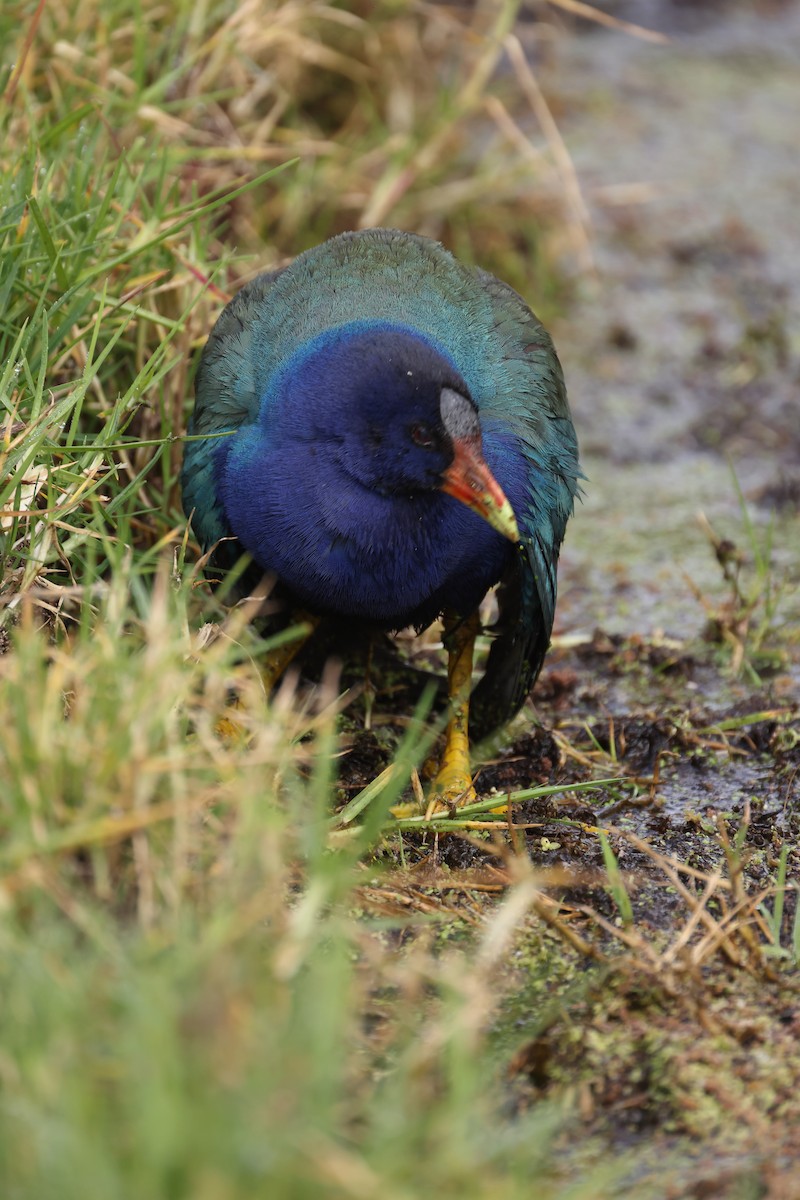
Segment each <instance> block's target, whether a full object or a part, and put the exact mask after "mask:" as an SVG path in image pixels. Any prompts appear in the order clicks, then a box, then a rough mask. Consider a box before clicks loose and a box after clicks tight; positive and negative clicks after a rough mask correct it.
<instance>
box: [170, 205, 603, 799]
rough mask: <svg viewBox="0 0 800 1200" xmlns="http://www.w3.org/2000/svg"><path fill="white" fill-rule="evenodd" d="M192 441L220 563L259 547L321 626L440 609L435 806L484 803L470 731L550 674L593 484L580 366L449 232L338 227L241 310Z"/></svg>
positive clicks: (186, 495) (507, 711)
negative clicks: (585, 465) (479, 643)
mask: <svg viewBox="0 0 800 1200" xmlns="http://www.w3.org/2000/svg"><path fill="white" fill-rule="evenodd" d="M187 432H188V434H189V435H190V436H189V439H188V440H187V443H186V447H185V453H184V460H183V467H182V493H183V505H184V509H185V512H186V514H187V516H188V517H189V518H190V520H191V523H192V528H193V530H194V534H195V536H196V538H197V540H198V541H199V543H200V545H201V547H202V549H203V550H204V551H206V552H211V553H213V554H214V555H215V556H216V557H215V560H214V561H216V564H217V566H219V565H222V566H223V568H224V567H226V566H230V565H231V564H232V563H233V562H234V561H235V560H236V559H237V557H240V556H241V554H242V553H243V552H245V551H246V552H247V553H248V554H249V555H250V556H251V558H252V561H253V564H254V565H255V566H256V567H257V568H258V569H259V571H261V572H264V573H266V574H268V575H270V576H272V577H273V578H274V579H276V580H277V582H278V585H279V587H280V589H281V590H282V592H283V594H284V595H285V596H286V597H287V598H288V599H287V602H288V604H289V605H290V607H292V608H293V609H294V611H297V612H300V613H303V614H306V615H307V616H308V617H309V618H310V626H313V625H314V624H315V623H316V622H318V621H320V620H325V619H326V618H333V619H335V620H338V621H340V622H345V623H346V624H347V625H349V626H354V627H359V628H364V629H380V630H385V631H396V630H400V629H403V628H405V627H408V626H414V627H416V628H417V629H418V630H421V629H424V628H426V627H427V626H429V625H430V624H431V623H432V622H434V621H435V620H437V619H438V618H440V617H441V618H442V620H443V624H444V636H443V641H444V645H445V648H446V650H447V655H448V662H447V678H448V696H449V704H450V714H449V721H448V724H447V730H446V735H445V744H444V751H443V753H442V756H441V763H440V766H439V771H438V774H437V776H436V778H435V780H434V783H433V789H432V796H433V798H434V800H435V802H436V804H438V805H440V806H442V805H443V806H445V807H448V808H451V809H452V808H453V807H457V806H459V805H463V804H465V803H468V802H470V801H471V800H474V799H475V796H476V792H475V788H474V785H473V781H472V775H471V770H470V758H469V755H470V750H469V742H470V733H472V737H473V740H474V739H475V738H483V737H486V736H487V735H488V734H489V733H491V732H493V731H495V730H496V729H498V728H500V727H502V726H504V725H505V724H506V723H508V722H509V721H510V720H511V718H512V717H513V716H514V715H515V714H516V713H517V712H518V711H519V710H520V708H521V707H522V705H523V703H524V701H525V699H526V698H527V696H528V695H529V693H530V691H531V688H532V685H533V683H534V682H535V679H536V677H537V675H538V674H539V671H540V669H541V666H542V662H543V660H544V657H545V653H546V651H547V648H548V646H549V642H550V635H551V631H552V627H553V620H554V613H555V604H556V591H557V578H556V571H557V563H558V557H559V551H560V547H561V544H562V540H563V538H564V533H565V529H566V525H567V521H568V519H569V517H570V516H571V515H572V512H573V509H574V503H575V499H576V496H577V495H578V494H579V491H580V479H581V478H582V473H581V471H580V466H579V457H578V445H577V439H576V434H575V429H574V425H573V422H572V417H571V414H570V409H569V404H568V400H567V394H566V387H565V382H564V376H563V372H562V369H561V365H560V363H559V359H558V357H557V354H556V351H555V348H554V346H553V342H552V340H551V338H550V336H549V334H548V333H547V332H546V330H545V329H544V327H543V326H542V324H541V322H540V321H539V320H538V318H537V317H536V316H535V315H534V314H533V312H532V311H531V309H530V308H529V307H528V305H527V304H526V303H525V301H524V300H523V299H522V298H521V297H520V296H519V295H518V294H517V292H515V291H514V290H513V289H512V288H511V287H510V286H509V285H508V284H506V283H504V282H502V281H501V280H499V279H498V278H496V277H495V276H494V275H492V274H490V273H488V272H487V271H484V270H482V269H480V268H476V267H472V266H470V265H467V264H465V263H462V262H460V261H459V260H458V259H456V258H455V257H454V256H453V255H452V254H451V253H450V252H449V251H448V250H447V249H446V248H445V247H444V246H443V245H441V244H440V243H439V242H437V241H435V240H433V239H431V238H427V237H423V236H421V235H418V234H414V233H409V232H405V231H401V230H396V229H364V230H358V231H355V232H348V233H342V234H339V235H338V236H335V237H333V238H331V239H330V240H328V241H325V242H324V243H322V244H320V245H318V246H315V247H313V248H312V249H309V250H307V251H305V252H304V253H302V254H300V255H299V256H298V257H297V258H295V259H294V260H293V261H292V262H291V263H290V264H289V265H288V266H285V267H283V268H281V269H278V270H274V271H268V272H265V273H262V274H260V275H257V276H256V277H255V278H254V279H252V280H251V281H250V282H249V283H247V284H246V285H245V286H244V287H243V288H242V289H241V290H240V291H239V292H238V293H237V294H236V295H235V296H234V297H233V298H232V299H231V300H230V302H229V303H228V304H227V306H226V307H225V309H224V310H223V311H222V313H221V315H220V316H219V318H218V320H217V322H216V324H215V326H214V328H213V330H212V332H211V334H210V336H209V338H208V340H207V342H206V344H205V347H204V349H203V352H202V355H201V359H200V363H199V367H198V370H197V375H196V380H195V405H194V410H193V413H192V415H191V419H190V422H189V425H188V430H187ZM498 584H499V585H500V586H499V589H498V593H497V595H498V612H499V616H498V620H497V622H496V624H495V625H494V626H493V627H492V629H491V630H490V631H489V633H490V636H491V642H490V650H489V654H488V659H487V662H486V668H485V671H484V674H483V677H482V679H481V680H480V681H479V682H478V684H477V685H476V686H475V687H474V688H473V687H472V674H473V652H474V644H475V639H476V637H477V635H478V633H479V631H480V628H481V626H480V615H479V609H480V605H481V603H482V601H483V599H484V597H485V596H486V594H487V593H488V592H489V590H490V589H491V588H493V587H494V586H495V585H498Z"/></svg>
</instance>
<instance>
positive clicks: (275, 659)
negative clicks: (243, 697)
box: [216, 611, 320, 742]
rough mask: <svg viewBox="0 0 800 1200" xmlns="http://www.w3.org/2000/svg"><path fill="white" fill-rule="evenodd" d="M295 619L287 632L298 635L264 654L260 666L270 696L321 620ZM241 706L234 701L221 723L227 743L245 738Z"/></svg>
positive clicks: (298, 614) (301, 614)
mask: <svg viewBox="0 0 800 1200" xmlns="http://www.w3.org/2000/svg"><path fill="white" fill-rule="evenodd" d="M293 616H294V618H295V621H294V624H293V625H292V626H291V628H290V630H288V631H287V632H292V633H294V634H296V636H294V637H290V638H287V640H286V641H285V642H282V643H281V645H279V646H276V647H275V648H274V649H272V650H270V651H268V652H267V653H266V654H265V655H264V658H263V660H262V662H261V663H259V667H258V673H259V675H260V676H261V681H262V683H263V685H264V692H265V693H266V695H269V694H270V692H271V691H272V689H273V688H274V687H275V685H276V684H277V682H278V680H279V679H280V678H281V676H282V675H283V673H284V671H285V670H286V668H287V667H288V666H289V664H290V663H291V662H292V660H293V659H294V658H295V656H296V655H297V654H299V652H300V651H301V650H302V648H303V646H305V644H306V642H307V641H308V639H309V638H310V637H311V634H312V633H313V632H314V630H315V629H316V628H317V626H318V625H319V621H320V618H319V617H316V616H312V614H311V613H306V612H297V611H296V612H295V613H294V614H293ZM238 707H239V705H238V701H237V700H236V699H235V698H234V699H232V700H231V702H230V703H229V705H228V707H227V709H226V711H225V712H224V713H223V714H222V716H221V717H220V718H219V720H218V721H217V724H216V729H217V733H218V734H219V736H220V737H221V738H222V739H223V741H226V742H241V741H242V739H243V738H244V736H245V735H244V730H243V729H242V726H241V724H240V723H239V721H237V719H236V710H237V709H238Z"/></svg>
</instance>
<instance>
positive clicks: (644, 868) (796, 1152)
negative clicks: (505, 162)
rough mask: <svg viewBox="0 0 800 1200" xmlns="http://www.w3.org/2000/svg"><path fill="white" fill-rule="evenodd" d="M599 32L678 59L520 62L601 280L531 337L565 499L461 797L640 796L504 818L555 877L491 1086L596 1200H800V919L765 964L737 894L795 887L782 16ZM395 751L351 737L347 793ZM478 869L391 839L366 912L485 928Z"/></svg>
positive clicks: (794, 90) (799, 366) (721, 15)
mask: <svg viewBox="0 0 800 1200" xmlns="http://www.w3.org/2000/svg"><path fill="white" fill-rule="evenodd" d="M610 7H611V6H609V8H610ZM612 11H613V12H614V14H615V15H616V16H618V17H623V18H627V19H629V20H634V21H640V22H641V23H642V24H648V25H650V26H651V27H653V28H658V29H662V30H664V31H666V32H668V33H669V34H670V38H671V40H670V42H669V43H668V44H667V45H662V46H656V45H650V44H647V43H646V42H643V41H639V40H636V39H635V38H631V37H626V36H624V35H622V34H620V33H619V32H615V31H611V30H602V29H597V28H594V27H591V26H589V25H587V24H583V25H581V26H580V28H579V30H578V32H577V35H576V29H575V27H573V28H572V29H571V30H570V32H569V36H566V35H565V36H564V37H563V38H560V39H559V38H556V39H555V42H554V43H553V44H551V45H550V48H549V50H548V52H547V54H546V55H545V56H544V57H543V60H542V62H541V64H540V78H541V82H542V84H543V86H544V87H545V89H546V90H547V94H548V96H549V98H550V102H551V104H552V105H553V108H554V111H556V113H557V115H558V121H559V128H560V130H561V133H562V134H563V136H564V138H565V141H566V145H567V147H568V150H569V153H570V155H571V156H572V159H573V161H574V164H575V167H576V169H577V172H578V177H579V179H580V182H581V186H582V189H583V193H584V197H585V200H586V204H587V208H588V211H589V216H590V234H591V248H592V253H593V256H594V261H595V267H596V270H595V275H594V278H591V279H589V280H586V279H584V280H582V281H581V282H580V283H578V284H577V285H576V295H575V299H574V302H573V303H571V304H570V305H569V306H568V308H567V310H566V311H565V312H564V314H563V316H562V317H561V319H560V320H559V321H558V323H557V327H556V328H555V330H554V333H555V337H556V342H557V345H558V346H559V350H560V353H561V356H562V360H563V362H564V366H565V370H566V374H567V379H568V384H569V387H570V394H571V399H572V405H573V411H574V416H575V422H576V426H577V428H578V431H579V436H580V441H581V445H582V451H583V461H584V469H585V471H586V474H587V476H588V480H587V483H586V489H585V499H584V502H583V503H582V504H581V505H580V506H579V509H578V512H577V514H576V517H575V519H574V521H573V523H572V525H571V526H570V529H569V532H568V537H567V543H566V546H565V549H564V552H563V556H562V564H561V572H560V588H561V591H560V602H559V610H558V616H557V625H556V632H555V638H554V645H553V649H552V651H551V653H550V656H549V658H548V660H547V664H546V666H545V669H544V671H543V673H542V677H541V679H540V681H539V683H538V685H537V688H536V691H535V693H534V701H533V712H530V711H529V712H528V713H527V714H525V716H524V717H522V718H520V720H519V721H518V722H517V724H516V726H515V728H514V730H513V731H512V732H511V735H510V741H508V742H507V743H506V744H505V745H504V746H502V747H501V748H499V749H498V750H497V751H496V752H495V753H494V756H493V757H491V758H490V759H489V760H488V761H485V762H484V764H483V766H482V768H481V772H480V775H479V782H478V787H479V790H480V791H481V792H482V793H483V794H485V793H486V792H488V791H490V789H492V788H494V789H496V790H497V792H498V793H500V794H502V793H507V792H509V791H511V792H513V791H515V790H520V789H525V788H529V787H532V786H536V785H537V784H544V783H554V782H559V783H564V784H569V783H570V782H574V781H582V780H586V779H591V778H592V777H598V776H603V775H616V774H620V775H622V776H625V777H627V778H628V779H631V778H635V779H638V780H639V787H638V790H637V789H634V790H630V789H628V790H625V789H614V788H603V789H599V790H598V791H596V792H591V793H580V794H578V793H572V794H570V792H569V791H566V792H565V793H564V795H562V796H560V797H556V798H549V799H547V800H531V801H528V802H526V803H524V804H521V805H519V806H517V807H516V809H515V811H514V821H515V824H516V825H517V826H518V829H517V831H516V833H515V835H514V837H515V839H516V841H517V846H518V848H520V847H521V843H522V841H523V840H524V843H525V849H526V850H527V851H528V853H529V854H530V857H531V859H532V861H533V863H534V864H535V867H536V868H537V869H539V870H545V869H549V870H551V871H555V872H557V871H559V870H562V871H564V872H565V873H566V874H565V877H564V878H565V882H564V883H563V884H562V886H560V887H556V888H553V889H550V890H549V892H548V896H549V897H550V900H549V901H548V903H552V904H553V906H554V907H553V909H551V910H550V917H553V914H555V917H554V919H553V920H551V919H550V918H549V917H548V913H546V912H539V913H537V916H538V917H539V918H540V919H539V920H538V921H537V922H534V924H533V925H532V927H531V931H530V936H529V937H526V938H523V939H522V942H521V944H520V947H519V949H518V951H517V954H516V959H515V961H514V962H512V963H511V964H510V965H509V972H510V975H511V986H510V998H509V1000H508V1002H507V1004H506V1006H505V1008H504V1010H503V1013H502V1015H501V1017H500V1018H499V1020H498V1023H497V1030H496V1037H497V1045H498V1055H499V1062H500V1065H501V1068H502V1070H503V1071H504V1078H505V1079H506V1081H507V1093H508V1095H507V1103H509V1104H512V1105H516V1106H519V1107H523V1108H524V1107H525V1106H527V1105H529V1104H530V1103H532V1102H533V1101H534V1100H536V1099H540V1098H542V1097H544V1098H550V1099H553V1098H555V1099H557V1100H559V1101H560V1102H562V1103H563V1102H564V1101H566V1107H567V1109H568V1110H569V1111H570V1112H571V1113H572V1114H573V1116H572V1123H573V1129H572V1134H570V1138H569V1139H568V1144H567V1145H565V1150H566V1151H567V1154H566V1159H565V1161H568V1162H569V1163H570V1164H571V1166H569V1167H568V1168H567V1173H568V1174H577V1175H580V1173H581V1170H582V1168H581V1165H580V1164H581V1161H584V1160H585V1163H587V1164H589V1163H592V1162H594V1163H596V1162H598V1161H602V1162H605V1163H608V1161H609V1158H608V1156H609V1153H610V1154H611V1159H612V1161H613V1162H615V1164H616V1168H618V1171H617V1179H616V1182H614V1183H611V1182H609V1184H608V1190H607V1192H605V1193H604V1194H608V1195H616V1194H620V1195H635V1196H643V1197H644V1196H654V1197H658V1196H674V1197H682V1196H698V1197H699V1196H713V1197H717V1196H719V1197H723V1196H725V1197H727V1196H730V1197H734V1196H736V1197H739V1196H741V1197H744V1196H747V1197H749V1196H753V1197H755V1196H771V1197H797V1196H800V1116H798V1111H797V1110H798V1105H797V1103H796V1098H797V1095H798V1094H799V1093H800V1050H798V1034H799V1033H800V994H798V990H797V973H796V970H795V969H793V967H792V962H791V954H792V951H791V949H790V945H791V939H792V930H793V919H794V908H795V898H794V895H792V894H789V895H787V898H786V903H785V908H784V916H783V922H782V925H781V928H780V930H779V931H778V934H777V935H775V936H780V939H781V947H782V949H779V948H778V947H774V948H773V950H772V951H770V953H769V954H768V955H767V956H766V957H765V956H764V955H763V953H762V951H761V950H759V949H758V948H757V946H756V943H757V944H758V945H759V946H763V944H764V942H765V939H766V940H769V939H768V938H766V934H765V928H764V925H763V922H764V920H765V917H764V910H761V914H760V920H761V925H760V926H759V916H758V915H757V914H758V912H759V910H758V904H757V903H756V901H754V900H753V899H752V898H753V897H756V898H758V897H759V896H760V895H761V892H762V891H763V890H764V889H769V888H770V887H771V886H774V884H775V881H776V877H777V872H778V870H779V867H780V863H781V853H782V850H783V854H784V862H785V868H786V876H787V878H788V879H789V880H798V879H800V803H799V802H798V801H799V798H800V707H799V703H800V554H798V549H797V546H798V534H799V533H800V335H798V330H799V329H800V322H798V316H799V315H800V218H799V217H798V213H800V171H798V168H797V146H798V140H797V139H798V133H797V130H798V122H797V114H798V113H800V70H798V63H800V6H798V5H797V4H794V3H784V4H741V5H738V4H722V3H720V4H695V5H691V4H685V3H683V4H681V3H677V2H673V3H667V2H660V3H657V2H655V0H651V2H650V3H646V2H644V0H642V2H641V3H635V2H630V3H619V4H616V5H614V6H613V10H612ZM530 36H531V37H533V36H534V33H530ZM699 513H702V514H704V520H703V519H700V520H698V514H699ZM386 699H387V698H386V696H384V697H383V699H382V698H381V695H380V692H379V694H378V696H377V697H376V701H375V711H376V712H378V711H380V709H381V706H382V704H385V703H386ZM532 717H533V720H532ZM387 746H388V743H387V742H386V739H385V738H384V735H383V732H382V729H381V727H380V726H378V727H376V729H375V730H373V731H369V732H364V731H363V730H360V731H359V729H358V721H356V725H355V727H354V730H353V734H352V752H351V755H350V757H349V759H348V760H346V762H345V765H344V768H343V774H342V780H341V782H342V789H343V791H342V795H343V797H344V796H346V795H348V794H352V792H353V790H355V789H357V788H358V787H360V786H363V784H364V783H366V782H367V781H368V780H369V779H370V778H372V777H374V774H375V771H376V770H377V769H379V768H380V767H381V766H382V765H384V763H385V762H386V760H387V755H388V753H389V751H388V749H387ZM598 825H599V826H600V827H604V828H606V829H608V830H610V831H612V832H611V834H610V838H611V846H612V848H613V850H614V851H615V854H616V858H617V862H618V864H619V868H620V869H621V871H622V873H623V881H624V882H625V886H626V890H627V892H628V895H629V900H630V904H631V911H630V913H629V914H628V917H627V918H625V916H624V914H623V913H622V909H621V908H620V903H619V900H618V899H617V898H615V897H614V895H613V890H612V889H609V888H608V887H600V886H598V884H597V876H598V873H599V872H601V870H602V869H603V863H604V859H603V853H602V849H601V846H600V843H599V841H598V837H597V834H596V826H598ZM481 836H483V837H485V838H488V837H489V834H488V833H484V834H482V835H481ZM510 842H511V838H510V835H505V841H504V842H503V845H504V846H505V847H508V846H509V845H510ZM784 847H785V848H786V849H785V850H784V849H783V848H784ZM494 850H496V852H493V848H492V847H491V846H489V845H484V846H481V844H480V841H479V840H478V842H477V844H476V838H475V837H473V838H472V840H471V841H465V840H464V839H463V838H458V837H452V836H440V837H438V838H434V837H432V836H428V837H427V838H416V839H415V838H414V837H411V838H409V837H405V838H404V839H403V844H402V849H401V850H398V845H397V844H396V843H391V844H390V845H389V846H388V847H387V849H386V850H385V852H384V861H385V862H386V863H388V865H389V866H390V867H391V866H392V865H393V866H394V868H395V873H394V875H393V876H392V877H391V881H390V882H386V881H384V883H383V884H382V889H381V896H382V897H383V904H384V906H385V908H386V911H389V912H392V911H394V912H398V913H399V912H401V911H409V909H410V910H412V911H414V910H415V908H416V909H418V910H419V911H421V912H425V911H427V910H426V905H429V906H430V904H431V903H433V901H432V900H431V897H434V896H437V895H438V896H443V895H445V894H446V895H448V896H450V897H452V896H455V897H456V899H455V900H454V899H452V898H451V899H449V900H448V904H450V905H453V906H455V911H457V908H458V904H459V903H464V904H475V903H476V902H478V903H479V904H480V905H491V904H492V903H494V894H495V893H496V892H499V891H500V890H501V887H502V885H503V883H504V881H505V880H507V877H508V874H507V873H508V869H509V868H508V861H507V853H508V851H507V849H506V850H504V849H503V848H502V847H500V846H499V844H498V846H497V847H495V848H494ZM675 864H681V865H682V866H681V870H680V871H677V868H676V865H675ZM676 871H677V873H676ZM492 872H495V874H494V876H492ZM504 872H506V875H505V876H504ZM715 872H719V875H720V878H721V879H722V880H724V882H722V883H719V885H718V886H719V889H720V890H716V889H717V885H716V884H715V885H713V888H712V890H714V896H713V898H711V899H709V901H708V903H707V904H706V903H705V902H704V901H703V902H698V897H700V896H701V895H702V893H703V890H704V889H705V888H707V887H709V886H710V885H709V882H708V881H709V878H710V877H712V876H714V873H715ZM492 879H494V885H495V886H494V887H493V885H492ZM470 884H472V885H473V888H474V889H476V890H473V891H472V892H471V893H470V891H469V888H470ZM392 896H394V897H395V901H396V904H395V907H394V909H393V907H392ZM465 896H470V897H471V899H469V900H468V901H467V900H464V899H463V898H464V897H465ZM458 897H461V898H462V899H461V900H459V899H458ZM476 897H478V901H476ZM747 897H750V900H748V899H747ZM373 898H374V897H373ZM761 902H762V903H763V904H764V905H765V906H766V911H767V912H771V911H773V905H774V897H773V896H772V895H767V896H764V897H763V898H762V901H761ZM737 906H738V908H737ZM737 911H738V912H739V914H740V916H742V918H743V920H742V929H741V930H739V931H737V932H736V933H735V934H734V935H733V936H732V937H731V938H730V939H726V938H725V937H723V936H719V934H718V933H717V934H715V932H714V930H715V928H716V929H717V931H719V929H720V928H733V926H734V925H735V924H736V912H737ZM704 914H707V915H709V916H710V918H711V920H710V923H709V921H707V920H706V915H704ZM542 917H544V918H545V920H544V923H543V921H542V920H541V918H542ZM715 922H716V923H717V924H716V926H715ZM543 930H544V931H545V932H543ZM572 934H575V935H577V939H578V942H582V943H583V945H577V944H573V945H570V937H571V935H572ZM704 938H705V941H703V939H704ZM752 939H755V942H753V941H752ZM573 940H574V939H573ZM795 965H796V964H795ZM575 1139H577V1141H576V1140H575ZM577 1144H580V1146H581V1147H582V1149H581V1150H580V1151H577V1150H576V1145H577ZM592 1147H594V1149H592ZM587 1169H588V1167H587Z"/></svg>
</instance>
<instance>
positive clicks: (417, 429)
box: [409, 425, 436, 450]
mask: <svg viewBox="0 0 800 1200" xmlns="http://www.w3.org/2000/svg"><path fill="white" fill-rule="evenodd" d="M409 432H410V434H411V440H412V442H413V443H414V445H415V446H422V447H423V449H425V450H430V448H431V446H434V445H435V444H436V438H435V435H434V432H433V430H432V429H431V427H430V425H412V426H411V429H410V430H409Z"/></svg>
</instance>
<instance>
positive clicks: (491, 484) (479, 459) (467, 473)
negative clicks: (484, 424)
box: [442, 438, 519, 542]
mask: <svg viewBox="0 0 800 1200" xmlns="http://www.w3.org/2000/svg"><path fill="white" fill-rule="evenodd" d="M453 450H454V451H455V455H454V458H453V461H452V463H451V464H450V466H449V467H448V468H447V470H446V471H445V473H444V477H443V478H444V483H443V484H442V491H443V492H446V493H447V495H448V496H453V497H454V498H455V499H456V500H460V501H461V503H462V504H466V506H467V508H471V509H472V511H473V512H476V513H477V514H478V516H479V517H483V519H484V521H488V522H489V524H490V525H491V527H492V529H496V530H497V532H498V533H501V534H502V535H503V537H507V538H508V540H509V541H511V542H518V541H519V529H518V528H517V519H516V517H515V516H514V510H513V509H512V507H511V505H510V504H509V502H508V500H507V499H506V496H505V493H504V492H503V489H502V488H501V487H500V484H499V483H498V482H497V480H496V479H495V477H494V475H493V474H492V472H491V471H490V470H489V468H488V466H487V465H486V461H485V459H484V457H483V454H482V453H481V446H480V441H478V440H473V439H472V438H454V439H453Z"/></svg>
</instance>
